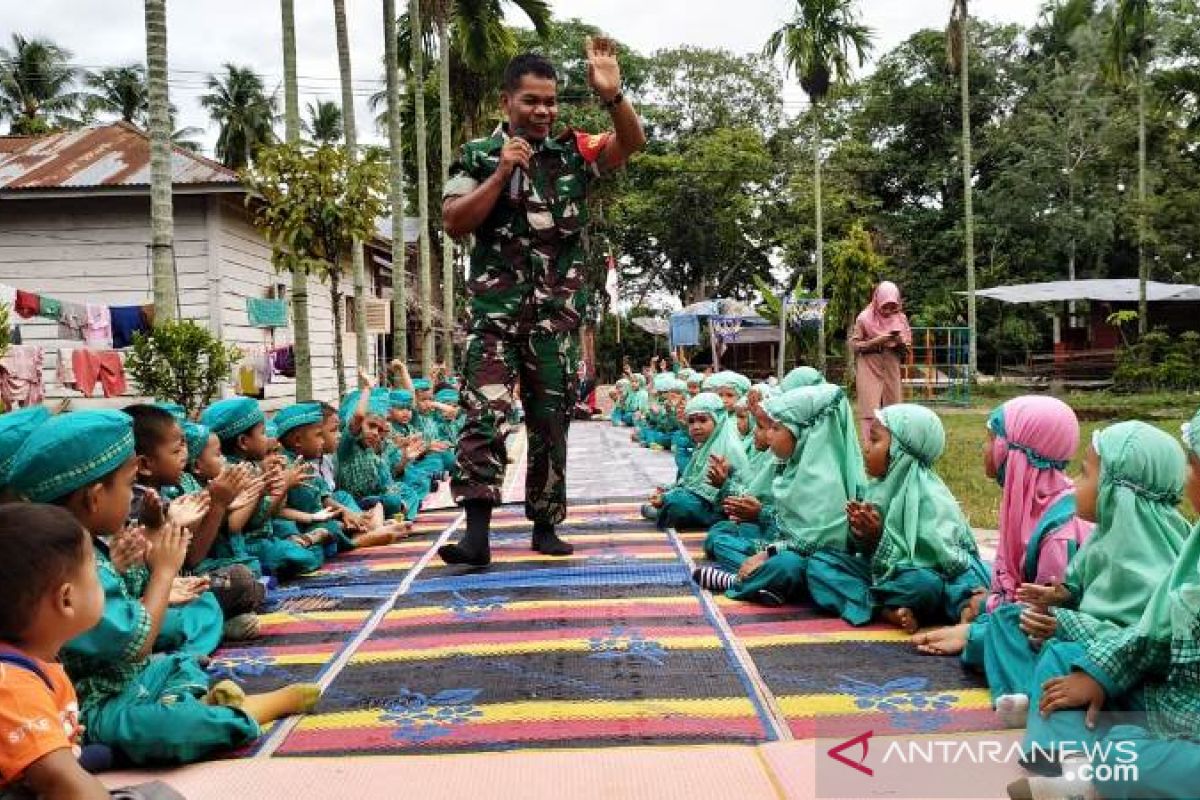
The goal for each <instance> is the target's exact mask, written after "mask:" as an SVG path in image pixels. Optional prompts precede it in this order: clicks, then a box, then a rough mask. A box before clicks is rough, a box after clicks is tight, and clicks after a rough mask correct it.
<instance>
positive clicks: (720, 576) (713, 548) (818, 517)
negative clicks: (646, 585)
mask: <svg viewBox="0 0 1200 800" xmlns="http://www.w3.org/2000/svg"><path fill="white" fill-rule="evenodd" d="M763 411H764V412H765V414H766V416H767V418H768V419H769V422H770V439H771V450H772V451H773V452H774V454H775V457H776V459H778V461H779V462H780V467H778V468H777V469H776V471H775V475H774V478H773V480H772V482H771V492H770V497H769V498H765V499H764V498H741V497H739V498H733V499H731V501H730V505H729V506H728V507H729V509H730V512H731V515H732V516H733V517H734V520H733V522H731V523H721V524H718V525H715V526H714V527H713V528H712V529H711V530H710V531H709V534H708V537H707V538H706V539H705V541H704V551H705V553H706V554H707V555H708V557H709V558H711V559H713V560H715V561H716V562H717V564H718V566H715V567H702V568H700V569H697V570H696V572H695V573H694V574H693V578H694V579H695V580H696V582H697V583H699V584H700V586H702V587H703V588H705V589H709V590H712V591H720V592H725V593H726V594H727V596H729V597H730V598H733V599H735V600H751V601H754V602H758V603H763V604H765V605H779V604H781V603H785V602H788V601H791V600H796V599H799V598H800V596H801V594H802V590H803V588H804V572H805V568H806V566H807V562H808V559H809V557H810V556H812V555H813V554H814V553H816V552H819V551H821V550H826V549H828V550H834V551H839V550H840V551H844V550H846V548H847V546H848V540H849V538H850V528H849V522H848V518H847V515H846V504H847V503H848V502H849V501H850V500H854V499H857V498H858V497H859V496H860V493H861V491H862V487H863V484H864V483H865V478H864V476H863V461H862V451H861V449H860V448H859V444H858V436H857V434H856V432H855V430H854V420H853V416H852V414H851V411H850V405H849V402H848V401H847V400H846V396H845V393H844V392H843V391H842V389H841V387H839V386H834V385H831V384H824V385H821V386H814V387H809V388H802V389H795V390H793V391H790V392H786V393H784V394H782V395H780V396H779V397H775V398H772V399H771V400H768V401H767V402H766V404H765V405H764V406H763Z"/></svg>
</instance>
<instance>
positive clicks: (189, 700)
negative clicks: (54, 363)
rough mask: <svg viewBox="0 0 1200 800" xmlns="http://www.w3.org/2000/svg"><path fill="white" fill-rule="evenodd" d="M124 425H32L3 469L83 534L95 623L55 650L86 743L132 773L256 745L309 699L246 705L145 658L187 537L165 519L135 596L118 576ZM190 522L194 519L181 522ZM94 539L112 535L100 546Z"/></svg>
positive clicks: (125, 560) (88, 417)
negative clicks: (64, 513) (129, 765)
mask: <svg viewBox="0 0 1200 800" xmlns="http://www.w3.org/2000/svg"><path fill="white" fill-rule="evenodd" d="M137 463H138V462H137V458H136V455H135V453H134V443H133V420H132V419H130V417H129V416H128V415H126V414H123V413H121V412H119V411H77V412H72V413H69V414H63V415H61V416H59V417H56V418H54V419H52V420H50V421H48V422H47V423H45V424H44V425H42V426H41V427H39V428H38V429H37V430H36V431H34V433H33V434H31V435H30V437H29V438H28V439H27V440H26V442H25V444H24V445H23V446H22V447H21V450H20V452H19V453H18V454H17V457H16V460H15V462H14V464H13V467H12V476H13V477H12V484H11V486H12V488H13V490H14V491H17V492H20V494H21V495H22V496H23V497H25V498H26V499H27V500H29V501H30V502H34V503H52V504H54V505H57V506H61V507H63V508H65V509H66V510H68V511H69V512H71V514H72V515H74V517H75V518H76V519H77V520H78V521H79V523H80V524H81V525H82V526H83V527H84V528H85V529H86V530H87V531H88V532H89V533H90V534H91V535H92V545H93V548H94V550H95V553H96V571H97V574H98V576H99V581H100V585H101V587H102V591H103V595H104V598H103V608H102V613H101V615H100V621H99V623H98V624H97V625H95V626H94V627H92V628H91V629H90V630H88V631H87V632H86V633H81V634H80V635H78V636H75V637H74V638H72V639H71V640H70V641H69V642H67V644H66V645H65V646H64V648H63V650H62V658H63V663H64V665H65V666H66V668H67V673H68V674H69V675H70V676H71V678H72V680H73V681H74V682H75V688H76V690H77V691H78V693H79V698H80V722H81V724H82V725H83V726H84V730H85V736H86V740H87V741H88V742H89V743H97V744H104V745H108V746H109V747H111V748H113V749H114V750H115V751H118V753H119V754H120V755H122V756H124V757H125V758H127V759H128V760H130V761H132V762H133V763H135V764H150V763H186V762H191V761H198V760H201V759H204V758H209V757H211V756H213V755H216V754H217V753H220V752H225V751H228V750H230V749H232V748H235V747H239V746H241V745H244V744H246V743H248V742H250V741H252V740H253V739H254V738H256V737H257V736H258V735H259V733H260V731H261V728H260V725H262V724H265V723H267V722H271V721H273V720H275V719H278V718H280V717H282V716H287V715H290V714H297V713H302V712H305V711H308V710H310V709H311V708H312V707H313V705H315V703H316V701H317V699H318V697H319V694H320V690H319V689H318V687H316V686H314V685H305V684H296V685H293V686H289V687H286V688H284V689H281V690H279V691H277V692H271V693H268V694H265V695H255V696H246V695H245V693H244V692H242V691H241V690H240V689H239V688H238V687H237V686H236V685H235V684H233V683H231V682H222V684H218V686H216V687H213V691H211V692H210V691H209V688H208V683H209V681H208V677H207V675H206V674H205V672H204V668H203V667H202V666H201V664H200V662H199V661H198V660H197V659H196V657H195V656H192V655H188V654H186V653H169V654H162V655H158V656H155V657H153V658H151V657H150V656H151V652H152V646H153V643H154V641H155V639H156V638H157V637H158V635H159V632H160V631H161V630H162V625H163V620H164V619H165V616H166V610H167V608H168V604H169V602H170V599H171V589H172V585H173V583H174V581H175V577H176V575H177V574H178V572H179V569H180V567H181V566H182V565H183V562H184V558H185V557H186V555H187V548H188V543H189V540H190V534H189V533H188V531H187V529H186V527H185V526H181V525H178V524H175V523H174V522H172V521H168V523H167V524H165V525H164V526H163V529H162V530H161V532H159V533H157V534H155V535H154V540H153V542H152V547H151V548H150V549H149V551H148V552H147V554H146V557H145V558H146V564H147V567H148V568H149V579H148V581H147V582H146V584H145V587H144V589H143V591H142V593H141V595H140V596H137V595H134V594H132V593H131V591H130V589H131V588H132V587H131V586H130V584H129V583H128V582H127V580H126V578H125V576H124V575H123V573H124V572H125V571H126V568H127V567H128V565H129V553H128V552H127V551H126V550H125V545H123V544H122V539H123V538H124V537H122V536H121V535H120V534H122V533H123V532H124V528H125V521H126V519H127V518H128V517H129V513H130V504H131V501H132V497H133V484H134V479H135V477H136V475H137ZM181 521H182V522H187V523H188V524H191V523H192V522H194V520H181ZM103 537H115V538H114V539H113V540H112V542H113V545H112V549H111V550H110V549H109V545H108V544H107V543H106V542H105V540H104V538H103Z"/></svg>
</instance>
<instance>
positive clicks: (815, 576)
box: [807, 405, 991, 633]
mask: <svg viewBox="0 0 1200 800" xmlns="http://www.w3.org/2000/svg"><path fill="white" fill-rule="evenodd" d="M945 448H946V432H945V430H944V429H943V427H942V422H941V420H940V419H938V416H937V414H935V413H933V412H932V411H930V410H929V409H927V408H924V407H923V406H918V405H895V406H888V407H887V408H885V409H882V410H880V411H877V412H876V422H875V425H874V427H873V428H872V430H871V438H870V445H869V447H868V449H867V453H866V467H867V474H868V475H869V476H870V477H871V478H872V479H873V480H872V481H871V482H870V484H869V485H868V486H867V491H866V499H865V500H864V501H862V502H859V501H853V500H852V501H851V502H850V503H849V504H848V505H847V508H846V513H847V514H848V516H849V519H850V532H851V534H852V535H853V543H852V544H853V550H854V552H841V551H835V550H825V551H822V552H819V553H814V554H813V555H812V557H811V558H809V560H808V570H807V581H808V592H809V595H810V596H811V597H812V600H813V603H815V604H816V605H817V607H819V608H822V609H825V610H826V611H830V612H833V613H835V614H838V615H839V616H841V618H842V619H844V620H845V621H846V622H849V623H850V624H851V625H866V624H867V623H868V622H870V621H871V620H872V619H873V618H874V617H875V615H876V613H879V614H880V615H881V616H882V617H883V619H884V620H886V621H887V622H888V623H889V624H891V625H895V626H896V627H897V628H901V629H902V630H904V631H905V632H906V633H915V632H916V630H917V628H918V627H920V625H921V624H922V623H925V622H930V621H943V620H946V619H949V620H958V619H960V618H961V616H962V613H963V610H964V608H966V607H967V606H968V605H969V603H970V601H971V599H972V598H973V597H975V596H977V595H979V596H981V595H982V594H984V593H985V592H986V591H987V586H988V584H989V583H990V582H991V573H990V572H989V571H988V568H987V566H986V565H984V563H983V562H982V561H981V560H980V558H979V552H978V548H977V546H976V544H975V536H974V533H973V532H972V530H971V526H970V525H969V524H968V523H967V519H966V517H964V516H963V513H962V509H960V508H959V505H958V501H957V500H955V499H954V495H952V494H950V490H949V489H947V488H946V484H944V483H943V482H942V479H941V478H940V477H938V475H937V473H936V472H934V471H933V464H934V462H935V461H936V460H937V459H938V457H939V456H941V454H942V452H943V451H944V450H945Z"/></svg>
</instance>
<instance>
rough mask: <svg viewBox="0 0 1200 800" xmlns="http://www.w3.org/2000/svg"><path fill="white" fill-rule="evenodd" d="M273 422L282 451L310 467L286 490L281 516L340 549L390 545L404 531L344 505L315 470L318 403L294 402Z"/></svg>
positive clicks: (321, 442)
mask: <svg viewBox="0 0 1200 800" xmlns="http://www.w3.org/2000/svg"><path fill="white" fill-rule="evenodd" d="M275 425H276V427H277V429H278V431H279V438H280V441H281V442H282V443H283V446H284V450H285V452H286V453H287V454H288V455H289V456H290V457H292V458H294V459H297V460H298V461H299V463H302V464H308V465H312V466H313V471H312V474H311V476H310V477H309V478H308V479H307V480H305V481H304V482H303V483H301V484H300V485H299V486H296V487H294V488H293V489H292V490H291V491H289V492H288V496H287V506H286V509H285V511H284V516H285V517H287V518H290V519H292V520H294V521H295V522H297V524H299V525H300V529H301V530H303V531H311V530H314V529H316V528H323V529H325V530H327V531H329V532H330V533H331V534H333V541H334V542H335V543H336V548H337V550H339V551H344V550H352V549H355V548H358V547H376V546H379V545H385V544H392V543H394V542H395V541H397V540H398V539H399V538H400V537H402V536H403V535H404V533H405V532H406V527H405V526H403V525H396V524H394V523H382V519H380V520H379V523H381V524H372V522H373V520H372V519H371V515H369V514H366V515H364V514H363V512H362V509H360V508H359V507H358V506H357V504H355V505H345V504H343V503H341V502H339V501H338V500H337V499H336V498H335V497H334V495H333V489H331V488H330V486H329V485H328V484H327V483H325V480H324V479H323V478H321V476H320V475H318V474H317V472H316V464H317V462H319V460H320V459H321V457H322V456H323V455H324V453H325V436H324V417H323V414H322V411H321V406H320V404H319V403H297V404H295V405H291V406H288V407H287V408H285V409H283V410H282V411H280V412H279V413H278V414H276V415H275Z"/></svg>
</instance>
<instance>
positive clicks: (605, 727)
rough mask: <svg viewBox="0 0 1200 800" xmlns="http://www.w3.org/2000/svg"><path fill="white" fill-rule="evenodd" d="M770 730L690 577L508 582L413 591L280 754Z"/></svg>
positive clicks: (752, 738) (733, 736) (735, 736)
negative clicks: (622, 582)
mask: <svg viewBox="0 0 1200 800" xmlns="http://www.w3.org/2000/svg"><path fill="white" fill-rule="evenodd" d="M418 583H420V582H418ZM673 583H674V582H673ZM765 738H766V732H765V730H764V727H763V723H762V721H761V720H760V718H759V717H758V713H757V710H756V706H755V704H754V702H753V701H752V700H751V699H750V697H748V695H747V693H746V689H745V685H744V683H743V681H742V680H741V677H740V676H739V674H738V672H737V669H736V665H735V664H734V662H733V661H732V659H731V658H730V655H729V653H728V652H727V651H726V649H725V648H724V647H723V645H722V641H721V639H720V637H719V635H718V632H717V631H716V629H715V628H714V627H713V626H712V625H711V624H710V622H709V621H708V620H707V619H706V618H705V616H704V614H703V611H702V608H701V605H700V603H699V601H698V600H697V598H696V596H695V595H694V594H693V593H692V592H691V590H690V589H688V588H687V587H685V586H682V585H679V584H678V583H674V585H661V584H660V585H654V584H643V585H640V586H629V585H627V586H613V585H607V584H596V585H592V586H576V587H562V586H553V587H551V586H547V587H515V586H503V585H498V586H496V587H494V588H492V589H490V590H488V591H474V592H471V591H449V592H443V591H424V592H421V593H417V594H414V595H411V596H405V597H402V598H400V600H399V601H398V602H397V604H396V606H395V608H394V609H393V610H392V611H391V612H390V613H389V614H387V616H386V617H385V618H384V621H383V622H382V624H381V625H380V627H379V628H378V629H377V630H376V631H375V633H374V634H373V635H372V636H371V637H370V638H369V639H368V640H367V641H366V642H364V643H363V645H362V646H361V647H360V648H358V650H357V651H356V653H355V654H354V656H353V657H352V658H351V660H350V663H349V664H348V665H347V666H346V667H345V669H343V671H342V672H341V674H340V675H339V676H338V678H337V679H336V680H335V681H334V683H333V685H332V687H331V691H330V692H329V693H327V695H326V697H325V698H324V699H323V700H322V703H321V705H320V707H319V708H318V711H317V713H316V714H313V715H310V716H308V717H306V718H305V719H304V720H302V721H301V723H300V724H299V726H298V727H297V728H296V730H295V731H294V732H293V733H292V734H291V736H290V737H289V738H288V739H287V740H286V741H285V742H284V744H283V746H282V747H281V748H280V749H279V750H278V751H276V754H277V755H316V754H321V755H335V754H339V755H340V754H353V753H396V752H413V753H430V752H469V751H478V750H498V749H510V748H515V747H576V746H588V747H593V746H602V745H634V744H651V743H658V744H662V743H674V744H683V743H709V744H711V743H718V742H743V743H748V742H759V741H763V740H765Z"/></svg>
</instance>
